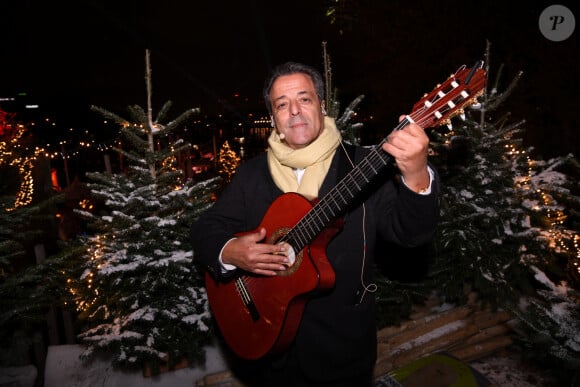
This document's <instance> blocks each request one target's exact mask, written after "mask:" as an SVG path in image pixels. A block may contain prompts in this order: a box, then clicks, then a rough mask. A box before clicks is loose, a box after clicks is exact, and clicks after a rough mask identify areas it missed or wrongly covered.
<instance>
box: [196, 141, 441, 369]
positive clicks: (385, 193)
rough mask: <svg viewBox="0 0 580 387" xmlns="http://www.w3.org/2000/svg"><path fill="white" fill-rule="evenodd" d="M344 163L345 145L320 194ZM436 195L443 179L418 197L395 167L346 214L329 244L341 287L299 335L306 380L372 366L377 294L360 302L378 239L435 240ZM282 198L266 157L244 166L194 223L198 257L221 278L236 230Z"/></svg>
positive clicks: (322, 299) (309, 312)
mask: <svg viewBox="0 0 580 387" xmlns="http://www.w3.org/2000/svg"><path fill="white" fill-rule="evenodd" d="M347 147H348V148H349V149H350V151H352V153H353V154H354V155H355V164H356V163H357V162H358V161H360V160H361V159H362V158H363V157H364V156H365V154H367V152H368V150H367V149H366V148H363V147H352V146H348V145H347ZM344 165H348V160H347V158H346V156H345V152H344V150H343V149H342V148H341V147H339V148H338V150H337V152H336V154H335V156H334V159H333V161H332V163H331V166H330V169H329V172H328V174H327V176H326V178H325V180H324V182H323V184H322V187H321V189H320V195H319V197H323V196H324V195H325V194H326V193H327V192H328V191H329V190H330V189H332V188H333V187H334V186H335V185H336V184H337V183H338V181H339V180H340V178H341V177H342V176H341V175H342V174H343V172H342V169H343V167H342V166H344ZM438 193H439V181H438V178H437V175H435V180H434V183H433V184H432V192H431V194H429V195H420V194H417V193H415V192H413V191H411V190H409V189H408V188H407V187H406V186H404V184H402V183H400V182H399V181H398V179H397V178H396V175H395V171H394V168H392V167H387V168H385V170H384V171H383V172H381V173H380V174H379V175H378V176H377V178H376V179H375V181H374V182H373V183H372V184H370V185H369V187H368V189H366V190H365V191H364V192H363V193H362V194H361V197H360V200H358V201H357V203H355V204H354V205H353V206H351V207H352V208H351V209H350V210H349V211H348V212H347V213H346V214H345V216H344V225H343V228H342V230H341V232H340V233H339V234H338V235H336V237H335V238H334V239H332V241H331V242H330V243H329V245H328V247H327V257H328V259H329V261H330V263H331V264H332V266H333V268H334V270H335V274H336V281H335V287H334V289H333V290H332V291H331V292H330V293H328V294H324V295H322V296H319V297H316V298H313V299H312V300H310V301H309V302H308V304H307V305H306V308H305V310H304V314H303V316H302V321H301V325H300V327H299V329H298V333H297V336H296V341H295V350H296V351H297V353H298V356H299V360H300V363H301V367H302V369H303V371H304V372H305V373H306V374H307V375H310V376H311V377H313V378H316V379H317V378H324V377H325V376H330V377H334V378H340V377H342V376H344V377H348V376H349V375H355V374H359V373H361V372H365V371H366V370H368V369H369V367H370V368H371V369H372V367H373V366H374V363H375V359H376V349H377V343H376V326H375V319H376V316H375V302H374V297H373V295H372V293H366V295H365V297H364V299H363V300H362V302H360V301H361V300H360V296H361V294H362V293H363V287H364V286H368V285H370V284H371V283H372V274H373V270H374V260H375V258H377V257H375V247H376V243H377V239H378V238H384V240H386V241H390V242H394V243H397V244H400V245H403V246H417V245H421V244H424V243H426V242H429V241H430V240H431V239H432V237H433V233H434V229H435V225H436V222H437V218H438V214H439V207H438ZM281 194H282V192H281V191H280V190H279V189H278V187H277V186H276V185H275V184H274V181H273V180H272V178H271V176H270V172H269V169H268V164H267V158H266V154H261V155H259V156H256V157H255V158H253V159H251V160H249V161H247V162H245V163H244V164H242V165H241V166H240V167H239V168H238V171H237V172H236V174H235V175H234V178H233V179H232V181H231V183H230V184H229V185H228V186H227V187H226V189H225V190H224V191H223V193H222V194H221V195H220V197H219V199H218V200H217V202H216V203H215V204H214V205H213V206H212V207H211V208H210V209H209V210H207V211H206V212H205V213H204V214H202V216H201V217H200V219H198V220H197V221H196V222H195V223H194V224H193V225H192V228H191V241H192V245H193V250H194V259H195V260H196V261H197V262H198V263H200V264H202V265H203V266H204V267H205V268H206V269H208V270H210V271H211V272H212V273H214V275H216V276H218V277H219V276H220V275H221V274H220V272H221V270H220V263H219V262H218V255H219V252H220V250H221V248H222V247H223V245H224V244H225V243H226V241H228V240H229V239H230V238H232V236H233V235H234V234H235V233H238V232H242V231H250V230H254V229H256V228H257V227H258V226H259V225H260V222H261V220H262V218H263V216H264V214H265V212H266V211H267V209H268V207H269V206H270V204H271V203H272V201H273V200H274V199H276V197H278V196H279V195H281ZM362 202H364V207H363V205H361V203H362ZM363 219H364V225H363ZM365 245H366V246H365ZM365 251H366V258H365V259H364V260H365V262H364V264H363V257H364V256H365ZM380 258H381V259H382V258H386V257H380ZM363 268H364V284H363V283H362V282H363V281H361V271H362V270H363Z"/></svg>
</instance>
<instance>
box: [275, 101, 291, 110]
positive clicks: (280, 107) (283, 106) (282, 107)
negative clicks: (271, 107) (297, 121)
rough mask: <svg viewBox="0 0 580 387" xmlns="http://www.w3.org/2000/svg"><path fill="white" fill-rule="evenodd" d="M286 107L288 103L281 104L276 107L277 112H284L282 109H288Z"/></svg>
mask: <svg viewBox="0 0 580 387" xmlns="http://www.w3.org/2000/svg"><path fill="white" fill-rule="evenodd" d="M286 106H288V104H287V103H280V104H278V105H276V110H282V109H285V108H286Z"/></svg>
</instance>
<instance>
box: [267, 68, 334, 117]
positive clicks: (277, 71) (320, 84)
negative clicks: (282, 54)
mask: <svg viewBox="0 0 580 387" xmlns="http://www.w3.org/2000/svg"><path fill="white" fill-rule="evenodd" d="M298 73H302V74H306V75H308V76H310V78H312V82H314V88H315V89H316V95H317V96H318V99H319V100H320V102H322V101H323V100H324V80H323V79H322V75H320V73H319V72H318V70H316V69H315V68H314V67H312V66H308V65H305V64H302V63H297V62H286V63H283V64H281V65H278V66H276V67H275V68H274V69H273V70H272V72H271V73H270V77H268V79H267V80H266V82H265V84H264V89H263V92H262V93H263V96H264V102H265V103H266V109H268V113H269V114H272V101H270V91H271V90H272V85H273V84H274V81H276V79H278V78H279V77H281V76H283V75H290V74H298Z"/></svg>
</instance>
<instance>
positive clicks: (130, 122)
mask: <svg viewBox="0 0 580 387" xmlns="http://www.w3.org/2000/svg"><path fill="white" fill-rule="evenodd" d="M165 106H168V105H167V104H166V105H165ZM95 110H97V111H99V112H101V113H102V114H103V115H105V116H106V117H109V118H112V119H114V120H115V122H117V123H119V124H121V129H120V134H121V136H122V138H123V140H124V144H125V145H124V146H123V148H122V149H121V148H118V149H117V150H118V152H119V153H121V154H122V155H123V156H124V157H126V159H127V171H126V173H125V174H115V175H111V174H109V173H101V172H92V173H87V177H88V178H89V179H90V182H89V183H87V187H88V188H89V189H90V191H91V194H92V195H93V196H94V197H95V198H96V199H97V200H99V201H100V202H102V203H104V208H103V210H102V211H101V212H100V213H98V214H91V213H86V212H83V213H81V212H79V214H80V215H82V216H84V217H85V218H86V220H87V221H88V222H89V223H88V228H89V230H90V231H91V233H90V234H89V235H87V236H84V237H82V239H83V240H84V241H85V243H86V245H87V246H88V249H87V251H86V254H85V256H84V260H85V262H86V263H85V265H84V272H83V273H82V275H81V276H80V277H79V278H78V281H77V282H76V283H75V284H74V288H75V294H76V299H75V302H76V304H77V307H78V309H79V311H80V314H79V319H80V321H81V322H82V324H83V326H82V330H81V334H80V336H79V337H80V339H81V340H82V342H83V343H84V344H85V345H86V347H87V351H86V352H85V354H84V355H85V357H87V358H88V357H90V356H92V355H94V354H95V353H98V352H105V353H107V354H109V355H112V356H113V364H114V365H115V366H118V367H120V368H140V367H142V366H143V365H144V364H147V365H148V366H149V367H151V369H152V370H153V371H154V372H155V370H158V367H159V366H160V365H161V364H166V363H168V364H169V365H171V364H172V362H176V361H179V360H181V359H183V358H187V359H189V360H190V361H191V362H192V363H194V362H198V361H201V360H203V358H204V355H205V352H204V348H203V347H204V346H205V345H206V344H208V343H209V342H210V341H211V340H212V337H211V335H210V334H209V332H208V329H209V327H208V325H209V324H208V322H209V307H208V304H207V296H206V294H205V288H204V287H203V283H202V282H201V281H202V278H203V277H202V276H201V275H200V274H199V273H198V272H197V269H196V267H195V266H194V264H193V253H192V250H191V248H190V245H189V226H190V224H191V222H192V221H193V220H194V219H195V218H196V217H197V216H198V215H199V214H200V213H201V212H202V211H204V210H205V209H206V208H207V207H208V206H210V205H211V203H212V200H211V199H212V194H213V193H214V192H215V190H217V188H218V186H219V180H218V179H211V180H208V181H204V182H200V183H195V182H193V181H192V180H186V179H185V178H184V175H183V172H182V171H181V170H180V169H178V168H177V165H176V164H175V160H176V158H177V157H176V156H177V155H178V154H179V152H183V151H184V150H187V149H189V147H190V146H189V144H186V143H185V142H183V141H181V140H176V141H172V140H171V133H172V131H173V130H174V129H176V128H177V127H178V124H182V123H183V122H185V121H186V120H187V119H188V118H189V117H191V115H192V114H193V113H195V110H189V111H186V112H185V113H183V114H182V115H180V116H179V117H178V118H177V119H175V120H174V121H171V122H169V123H168V124H162V123H161V121H155V122H150V121H149V118H148V116H147V114H145V111H144V110H143V109H142V108H140V107H138V106H133V107H131V108H130V109H129V112H130V114H131V118H130V119H127V120H126V119H123V118H121V117H119V116H117V115H115V114H113V113H110V112H107V111H106V110H103V109H100V108H95ZM167 110H168V109H166V108H164V109H162V112H164V113H166V112H167ZM164 118H165V116H164V114H160V116H159V117H158V120H162V119H164Z"/></svg>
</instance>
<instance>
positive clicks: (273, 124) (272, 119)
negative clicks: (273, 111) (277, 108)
mask: <svg viewBox="0 0 580 387" xmlns="http://www.w3.org/2000/svg"><path fill="white" fill-rule="evenodd" d="M270 125H272V127H275V126H276V124H275V123H274V116H270Z"/></svg>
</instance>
